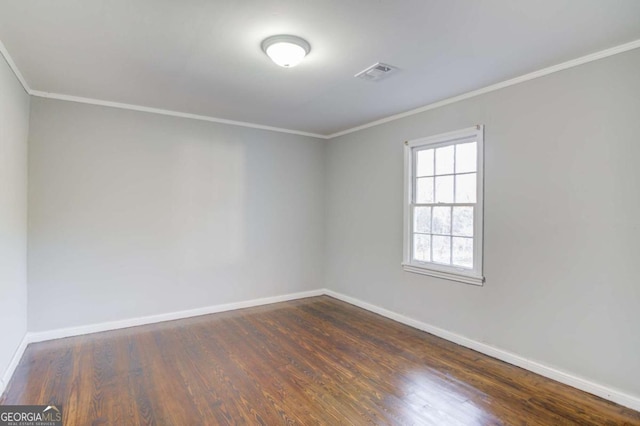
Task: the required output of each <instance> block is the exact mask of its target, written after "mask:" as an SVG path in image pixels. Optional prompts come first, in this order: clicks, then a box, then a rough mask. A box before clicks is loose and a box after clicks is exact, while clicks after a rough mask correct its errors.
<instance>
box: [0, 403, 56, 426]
mask: <svg viewBox="0 0 640 426" xmlns="http://www.w3.org/2000/svg"><path fill="white" fill-rule="evenodd" d="M0 426H62V407H61V406H59V405H57V406H56V405H0Z"/></svg>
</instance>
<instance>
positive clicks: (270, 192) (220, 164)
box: [28, 98, 324, 331]
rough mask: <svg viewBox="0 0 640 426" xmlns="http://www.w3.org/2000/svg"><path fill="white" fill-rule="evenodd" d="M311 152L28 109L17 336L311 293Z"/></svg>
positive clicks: (151, 117)
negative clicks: (23, 323)
mask: <svg viewBox="0 0 640 426" xmlns="http://www.w3.org/2000/svg"><path fill="white" fill-rule="evenodd" d="M323 162H324V145H323V141H321V140H318V139H314V138H309V137H305V136H297V135H288V134H282V133H276V132H270V131H264V130H256V129H248V128H241V127H235V126H229V125H224V124H216V123H208V122H202V121H195V120H188V119H182V118H176V117H167V116H161V115H155V114H148V113H143V112H136V111H127V110H120V109H115V108H108V107H100V106H92V105H85V104H78V103H73V102H65V101H56V100H48V99H38V98H33V99H32V109H31V131H30V138H29V249H28V253H29V298H30V299H29V330H30V331H44V330H51V329H57V328H63V327H74V326H84V325H89V324H96V323H102V322H106V321H117V320H124V319H130V318H137V317H142V316H148V315H155V314H167V313H170V312H174V311H182V310H187V309H195V308H200V307H206V306H212V305H220V304H226V303H233V302H239V301H246V300H250V299H255V298H261V297H271V296H276V295H282V294H288V293H294V292H299V291H304V290H310V289H317V288H321V287H322V286H323V273H322V268H323V258H322V256H323V245H324V237H323V235H324V223H323V222H324V212H323V193H324V189H323V185H324V180H323V167H324V166H323V164H324V163H323Z"/></svg>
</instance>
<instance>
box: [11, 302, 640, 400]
mask: <svg viewBox="0 0 640 426" xmlns="http://www.w3.org/2000/svg"><path fill="white" fill-rule="evenodd" d="M321 295H327V296H331V297H334V298H336V299H339V300H342V301H344V302H347V303H350V304H352V305H355V306H358V307H360V308H363V309H366V310H367V311H370V312H374V313H377V314H380V315H382V316H384V317H387V318H389V319H392V320H395V321H398V322H400V323H402V324H406V325H409V326H411V327H414V328H417V329H418V330H422V331H426V332H427V333H431V334H433V335H435V336H438V337H441V338H443V339H446V340H449V341H451V342H454V343H457V344H459V345H462V346H465V347H467V348H470V349H473V350H476V351H478V352H481V353H483V354H485V355H489V356H491V357H493V358H497V359H499V360H502V361H505V362H508V363H509V364H513V365H516V366H518V367H521V368H524V369H526V370H529V371H532V372H534V373H537V374H540V375H541V376H544V377H548V378H550V379H553V380H556V381H558V382H560V383H564V384H566V385H569V386H572V387H574V388H576V389H580V390H583V391H585V392H588V393H591V394H593V395H597V396H599V397H601V398H604V399H607V400H609V401H613V402H615V403H618V404H620V405H624V406H625V407H629V408H631V409H634V410H638V411H640V398H638V397H636V396H633V395H629V394H626V393H624V392H622V391H619V390H617V389H612V388H609V387H607V386H604V385H601V384H598V383H594V382H592V381H589V380H587V379H584V378H581V377H578V376H575V375H573V374H570V373H568V372H564V371H561V370H558V369H556V368H553V367H550V366H547V365H544V364H541V363H539V362H536V361H533V360H530V359H527V358H525V357H522V356H520V355H516V354H514V353H512V352H509V351H506V350H503V349H500V348H496V347H495V346H491V345H488V344H486V343H481V342H478V341H476V340H473V339H469V338H468V337H464V336H461V335H459V334H456V333H452V332H450V331H447V330H444V329H442V328H439V327H435V326H433V325H430V324H427V323H424V322H421V321H418V320H415V319H413V318H409V317H407V316H404V315H401V314H398V313H396V312H393V311H390V310H388V309H385V308H381V307H379V306H376V305H373V304H371V303H367V302H364V301H362V300H360V299H356V298H354V297H351V296H347V295H344V294H342V293H338V292H335V291H333V290H328V289H318V290H311V291H305V292H300V293H291V294H285V295H282V296H275V297H265V298H261V299H252V300H247V301H244V302H236V303H227V304H224V305H215V306H207V307H203V308H197V309H189V310H185V311H177V312H170V313H166V314H159V315H150V316H145V317H138V318H130V319H126V320H120V321H110V322H104V323H99V324H91V325H86V326H79V327H69V328H61V329H56V330H48V331H41V332H28V333H27V334H26V335H25V337H24V338H23V339H22V342H21V343H20V346H19V347H18V349H17V350H16V352H15V354H14V357H13V359H12V360H11V363H10V364H9V367H8V368H7V369H6V371H5V372H4V375H3V376H2V379H1V380H0V394H1V393H2V392H3V391H4V388H5V386H6V385H7V383H8V382H9V379H10V378H11V376H12V375H13V372H14V371H15V369H16V367H17V366H18V363H19V361H20V358H21V357H22V354H23V353H24V350H25V349H26V347H27V345H28V344H29V343H32V342H42V341H45V340H53V339H60V338H64V337H71V336H78V335H82V334H89V333H98V332H101V331H109V330H117V329H120V328H128V327H135V326H138V325H145V324H153V323H158V322H163V321H172V320H176V319H182V318H190V317H195V316H200V315H207V314H213V313H217V312H225V311H231V310H235V309H242V308H250V307H253V306H261V305H268V304H271V303H277V302H285V301H288V300H296V299H303V298H306V297H314V296H321Z"/></svg>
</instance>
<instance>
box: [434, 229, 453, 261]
mask: <svg viewBox="0 0 640 426" xmlns="http://www.w3.org/2000/svg"><path fill="white" fill-rule="evenodd" d="M433 261H434V262H438V263H446V264H450V263H451V237H442V236H439V235H434V236H433Z"/></svg>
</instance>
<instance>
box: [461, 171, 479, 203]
mask: <svg viewBox="0 0 640 426" xmlns="http://www.w3.org/2000/svg"><path fill="white" fill-rule="evenodd" d="M475 202H476V174H475V173H470V174H468V175H456V203H475Z"/></svg>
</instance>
